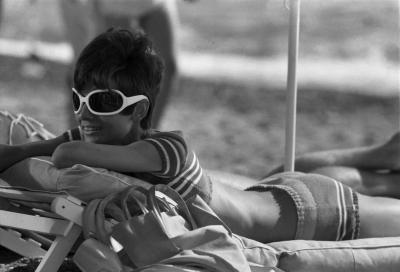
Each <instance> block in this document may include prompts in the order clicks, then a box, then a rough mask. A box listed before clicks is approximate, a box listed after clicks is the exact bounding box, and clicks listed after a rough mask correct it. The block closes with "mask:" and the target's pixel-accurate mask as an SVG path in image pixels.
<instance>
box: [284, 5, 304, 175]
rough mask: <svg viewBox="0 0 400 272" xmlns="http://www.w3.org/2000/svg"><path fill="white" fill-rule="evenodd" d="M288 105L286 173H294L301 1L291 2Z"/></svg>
mask: <svg viewBox="0 0 400 272" xmlns="http://www.w3.org/2000/svg"><path fill="white" fill-rule="evenodd" d="M289 12H290V16H289V45H288V74H287V103H286V139H285V163H284V169H285V171H291V172H293V171H294V159H295V143H296V105H297V59H298V51H299V33H300V0H290V8H289Z"/></svg>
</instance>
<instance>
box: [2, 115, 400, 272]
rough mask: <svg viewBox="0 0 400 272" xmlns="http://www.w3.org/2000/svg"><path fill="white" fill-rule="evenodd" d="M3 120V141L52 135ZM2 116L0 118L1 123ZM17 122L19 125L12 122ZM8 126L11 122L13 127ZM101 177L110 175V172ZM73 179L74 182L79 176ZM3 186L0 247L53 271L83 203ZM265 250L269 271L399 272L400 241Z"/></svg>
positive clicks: (75, 230)
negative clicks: (38, 260)
mask: <svg viewBox="0 0 400 272" xmlns="http://www.w3.org/2000/svg"><path fill="white" fill-rule="evenodd" d="M0 113H1V112H0ZM3 116H5V117H7V118H8V119H9V120H8V121H10V122H9V123H4V122H3V123H0V124H2V125H5V126H6V127H7V126H8V127H9V128H10V131H9V133H8V134H6V135H4V136H3V138H2V139H0V140H3V142H4V140H5V139H6V140H7V141H9V140H10V139H13V140H14V141H13V142H17V140H18V141H24V140H32V139H34V138H36V139H37V138H39V139H44V138H46V137H51V134H49V133H47V132H46V131H45V130H44V129H43V127H42V126H40V125H39V123H36V122H33V121H32V120H31V121H29V120H30V119H29V118H24V117H23V116H21V115H20V117H17V116H15V115H11V114H4V113H3ZM7 118H3V119H1V118H0V121H2V120H3V121H4V119H7ZM17 118H19V119H18V120H19V121H14V120H16V119H17ZM27 120H28V122H31V125H33V126H34V127H33V129H30V128H31V125H26V124H24V122H27ZM10 123H13V126H11V125H10ZM35 126H36V127H35ZM12 127H13V128H14V131H17V130H16V129H18V131H19V133H18V134H19V136H20V137H14V136H18V135H13V133H12V132H13V130H12V129H11V128H12ZM0 132H4V130H1V131H0ZM24 133H25V134H24ZM7 141H6V142H7ZM6 142H5V143H6ZM85 169H86V168H85ZM214 174H215V173H214ZM93 175H97V176H96V178H97V177H99V176H104V175H103V174H102V173H101V172H98V171H97V172H93ZM106 175H107V176H112V175H111V174H110V173H107V174H106ZM113 175H116V174H113ZM76 178H78V179H79V177H76ZM116 179H117V180H121V177H116ZM232 180H234V176H232ZM0 182H1V181H0ZM3 185H5V186H6V185H7V184H3ZM248 185H251V184H250V183H249V184H246V185H243V184H236V187H238V188H243V187H247V186H248ZM5 186H2V187H0V245H1V246H4V247H6V248H8V249H10V250H12V251H14V252H16V253H18V254H21V255H23V256H27V257H43V259H42V261H41V263H40V265H39V267H38V268H37V270H36V271H41V272H43V271H51V272H54V271H57V269H58V268H59V266H60V265H61V263H62V262H63V260H64V258H65V257H66V256H67V255H68V254H69V253H71V251H73V248H74V244H75V243H76V241H78V238H79V235H80V233H81V226H82V213H83V210H84V201H85V200H86V199H83V198H82V197H80V199H83V201H82V200H80V199H77V198H76V197H72V196H70V195H69V194H68V193H66V192H52V193H50V192H43V191H34V190H27V189H24V188H14V187H11V188H10V187H5ZM114 189H119V188H114ZM86 196H87V195H86ZM1 200H3V201H1ZM4 200H6V201H4ZM86 245H87V246H88V244H86ZM264 248H265V252H266V254H267V253H268V255H270V256H272V261H271V262H270V263H269V264H268V267H270V266H271V265H272V266H276V267H278V268H280V269H282V270H284V271H322V270H323V271H324V272H328V271H368V272H370V271H399V269H400V237H385V238H370V239H359V240H352V241H340V242H330V241H303V240H297V241H284V242H276V243H270V244H267V245H265V247H264ZM248 257H249V260H251V261H252V262H257V261H259V259H258V260H257V258H256V257H257V256H248ZM157 267H158V266H157V265H155V266H154V267H153V268H152V269H151V270H148V271H163V270H162V266H159V267H161V268H160V269H161V270H157V269H158V268H157ZM93 269H94V268H93ZM149 269H150V268H149ZM143 271H147V270H143ZM169 271H173V270H169ZM179 271H182V270H179ZM189 271H196V270H189ZM254 271H264V272H266V271H271V270H265V269H263V266H260V267H259V268H257V269H256V270H254Z"/></svg>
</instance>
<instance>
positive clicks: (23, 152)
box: [0, 135, 67, 172]
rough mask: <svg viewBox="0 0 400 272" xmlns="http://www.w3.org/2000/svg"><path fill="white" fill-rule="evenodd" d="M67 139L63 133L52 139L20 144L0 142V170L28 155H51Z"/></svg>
mask: <svg viewBox="0 0 400 272" xmlns="http://www.w3.org/2000/svg"><path fill="white" fill-rule="evenodd" d="M66 141H67V139H66V137H65V136H64V135H61V136H58V137H56V138H54V139H50V140H44V141H36V142H30V143H26V144H20V145H5V144H0V172H3V171H4V170H5V169H7V168H9V167H10V166H12V165H13V164H15V163H17V162H19V161H22V160H24V159H26V158H29V157H35V156H51V155H52V154H53V152H54V150H55V149H56V148H57V146H59V145H60V144H62V143H65V142H66Z"/></svg>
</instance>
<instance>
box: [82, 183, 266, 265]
mask: <svg viewBox="0 0 400 272" xmlns="http://www.w3.org/2000/svg"><path fill="white" fill-rule="evenodd" d="M83 222H84V234H85V236H86V237H89V238H92V239H97V240H99V241H101V242H103V243H104V244H105V245H107V246H108V247H109V248H114V251H115V252H117V254H118V256H119V257H120V260H121V262H122V263H123V265H125V266H128V267H131V268H135V269H137V271H146V269H150V270H148V271H151V267H154V268H155V267H163V266H164V267H180V268H182V269H187V270H188V271H192V270H193V271H215V272H235V271H236V272H250V271H254V269H253V268H254V267H253V266H252V267H251V266H250V264H249V262H248V261H247V259H246V254H245V251H246V250H247V249H245V245H244V244H243V240H241V239H238V238H237V236H236V235H234V234H233V233H232V231H231V230H230V229H229V228H228V227H227V226H226V225H225V224H224V222H223V221H222V220H221V219H220V218H219V217H218V216H217V215H216V214H215V213H214V212H213V211H212V209H211V208H210V207H209V206H208V205H207V204H206V203H205V202H204V201H203V200H202V199H201V198H200V197H199V196H196V197H194V198H192V199H190V200H188V202H185V201H184V200H183V199H182V197H181V196H180V195H179V194H178V193H177V192H176V191H174V190H173V189H172V188H170V187H168V186H166V185H154V186H152V187H151V188H150V189H149V190H148V191H145V190H143V189H141V188H137V187H130V188H128V189H126V190H124V191H123V192H120V193H116V194H111V195H109V196H107V197H106V198H104V199H102V200H93V201H92V202H91V203H89V205H88V207H87V209H86V210H85V212H84V220H83ZM116 245H117V246H116ZM268 267H269V265H268ZM145 268H146V269H145ZM264 268H265V266H264ZM143 269H144V270H143ZM155 269H156V268H155ZM190 269H192V270H190ZM252 269H253V270H252ZM135 271H136V270H135ZM267 271H268V270H267Z"/></svg>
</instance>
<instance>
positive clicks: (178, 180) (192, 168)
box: [63, 128, 212, 203]
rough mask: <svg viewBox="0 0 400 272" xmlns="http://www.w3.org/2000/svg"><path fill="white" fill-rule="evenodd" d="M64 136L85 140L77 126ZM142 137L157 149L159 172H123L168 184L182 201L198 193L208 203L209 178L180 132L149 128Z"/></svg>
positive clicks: (153, 182) (148, 180) (209, 197)
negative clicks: (160, 162)
mask: <svg viewBox="0 0 400 272" xmlns="http://www.w3.org/2000/svg"><path fill="white" fill-rule="evenodd" d="M63 135H64V138H65V139H66V140H67V141H76V140H82V139H84V136H83V135H82V133H81V131H80V129H79V128H75V129H72V130H69V131H67V132H65V133H64V134H63ZM142 140H143V141H146V142H147V143H149V144H151V145H153V146H154V147H155V149H156V150H157V151H158V153H159V155H160V158H161V161H162V169H161V170H160V171H158V172H143V173H124V174H126V175H129V176H132V177H135V178H139V179H142V180H144V181H146V182H149V183H151V184H167V185H168V186H170V187H171V188H172V189H174V190H176V191H177V192H178V193H179V194H180V195H181V196H182V197H183V198H184V199H185V200H188V199H190V198H191V197H193V196H195V195H199V196H200V197H202V198H203V199H204V200H205V201H206V202H207V203H209V202H210V200H211V194H212V183H211V180H210V178H209V176H208V175H207V174H206V173H204V171H203V168H202V167H201V165H200V163H199V161H198V159H197V157H196V154H195V153H194V152H193V151H192V150H191V149H190V148H189V147H188V146H187V145H186V141H185V139H184V137H183V136H182V133H181V132H180V131H170V132H160V131H156V130H151V131H149V133H148V135H147V136H146V137H145V138H144V139H142Z"/></svg>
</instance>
